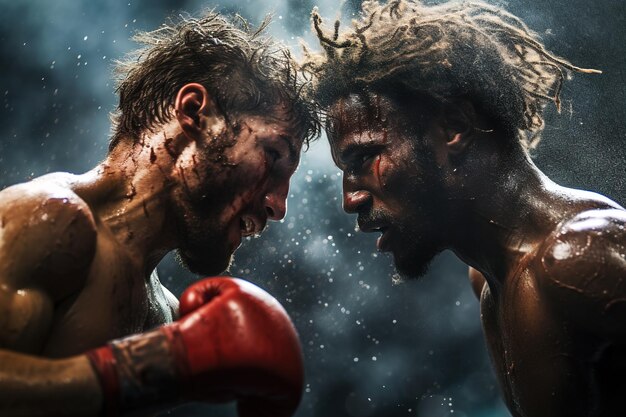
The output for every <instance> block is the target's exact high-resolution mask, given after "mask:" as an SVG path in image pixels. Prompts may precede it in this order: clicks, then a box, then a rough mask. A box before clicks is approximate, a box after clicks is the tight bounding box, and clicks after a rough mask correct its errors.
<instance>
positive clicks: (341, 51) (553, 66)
mask: <svg viewBox="0 0 626 417" xmlns="http://www.w3.org/2000/svg"><path fill="white" fill-rule="evenodd" d="M312 20H313V27H314V29H315V31H316V33H317V36H318V38H319V41H320V44H321V46H322V48H323V50H324V52H323V53H318V54H313V53H311V52H309V51H308V50H307V49H306V48H305V63H304V68H305V69H306V70H307V71H308V72H309V73H311V74H312V75H313V76H314V78H315V79H316V83H317V92H316V96H317V99H318V100H319V101H320V103H322V105H329V104H331V103H332V102H334V101H335V100H336V99H338V98H339V97H341V96H342V95H346V94H349V93H352V92H359V91H372V90H374V91H378V92H380V93H383V94H385V92H388V91H389V90H390V89H396V90H402V91H405V92H406V91H408V92H409V94H410V93H419V94H423V93H425V94H428V95H429V96H431V97H433V98H435V99H438V100H447V99H451V98H457V97H465V98H467V99H469V100H470V101H472V102H473V103H474V104H475V105H476V106H477V107H478V108H479V109H480V110H482V111H483V112H485V113H486V114H487V115H488V116H490V117H491V118H492V119H493V120H495V121H496V122H497V123H499V124H500V126H502V127H503V128H504V129H505V130H507V132H510V133H511V134H512V136H513V137H516V138H517V139H519V140H520V141H521V142H522V144H523V145H524V146H525V147H526V148H533V147H534V146H536V144H537V143H538V141H539V139H540V133H541V131H542V130H543V125H544V121H543V115H542V112H543V109H544V108H545V105H546V104H547V103H549V102H552V103H554V104H555V106H556V108H557V110H560V104H561V101H560V92H561V87H562V85H563V82H564V80H565V79H566V78H567V77H568V76H569V74H570V72H582V73H600V71H598V70H593V69H584V68H579V67H576V66H574V65H572V64H571V63H569V62H568V61H567V60H565V59H563V58H559V57H557V56H555V55H553V54H551V53H550V52H548V51H547V50H546V49H545V47H544V46H543V44H542V43H541V42H540V40H539V39H538V36H537V35H536V34H535V33H534V32H533V31H531V30H530V29H529V28H528V27H527V26H526V25H525V24H524V23H523V22H522V21H521V20H520V19H519V18H517V17H515V16H514V15H512V14H511V13H508V12H506V11H505V10H503V9H501V8H499V7H496V6H492V5H489V4H486V3H483V2H474V1H467V2H449V3H444V4H440V5H434V6H427V5H424V4H422V3H421V2H420V1H419V0H393V1H389V2H388V3H385V4H379V3H378V2H376V1H365V2H364V3H363V5H362V14H361V16H360V18H359V19H357V20H355V21H354V22H353V27H352V28H351V29H349V30H346V31H343V32H341V33H340V31H339V21H337V22H335V25H334V28H333V31H332V32H331V33H329V32H328V31H327V30H325V28H324V27H323V24H322V19H321V17H320V15H319V13H318V12H317V10H316V9H314V10H313V13H312Z"/></svg>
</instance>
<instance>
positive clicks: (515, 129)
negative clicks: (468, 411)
mask: <svg viewBox="0 0 626 417" xmlns="http://www.w3.org/2000/svg"><path fill="white" fill-rule="evenodd" d="M313 25H314V29H315V30H316V32H317V35H318V38H319V40H320V43H321V45H322V47H323V51H322V52H321V53H317V54H314V53H310V52H308V53H307V57H306V62H305V64H304V65H305V67H306V68H307V69H308V71H310V73H311V74H312V75H313V76H314V79H315V83H316V94H317V100H318V101H319V102H320V103H321V104H322V105H324V106H325V108H326V111H325V113H326V128H327V133H328V137H329V140H330V143H331V149H332V155H333V159H334V161H335V163H336V164H337V166H338V167H339V168H340V169H341V170H342V171H343V173H344V179H343V204H344V209H345V210H346V211H347V212H348V213H356V214H358V226H359V228H360V229H361V230H362V231H364V232H378V233H380V234H381V236H380V238H379V239H378V241H377V247H378V250H379V251H382V252H390V253H391V254H392V255H393V258H394V263H395V265H396V268H397V270H398V276H399V277H418V276H420V275H422V274H423V273H424V271H425V270H426V267H427V265H428V263H429V262H430V260H431V259H432V258H433V257H434V256H435V255H436V254H437V253H439V252H441V251H442V250H444V249H450V250H452V251H454V252H455V253H456V255H457V256H458V257H459V258H460V259H461V260H463V261H464V262H466V263H467V264H468V265H470V281H471V283H472V285H473V288H474V290H475V292H476V294H477V296H478V297H479V298H480V304H481V319H482V324H483V328H484V332H485V336H486V340H487V344H488V347H489V350H490V354H491V358H492V361H493V363H494V365H495V368H496V373H497V376H498V379H499V382H500V385H501V387H502V390H503V392H504V396H505V400H506V403H507V405H508V407H509V409H510V411H511V413H512V414H513V415H514V416H516V417H517V416H524V417H544V416H545V417H548V416H580V417H583V416H585V417H588V416H616V415H622V414H623V411H622V410H623V409H624V405H623V403H624V396H623V395H622V394H623V393H624V392H625V390H626V382H625V381H626V380H625V379H624V378H623V377H622V375H624V373H625V372H626V365H625V364H626V345H625V341H626V302H625V301H626V280H625V279H624V278H625V277H626V212H625V211H624V208H622V207H620V206H619V205H618V204H616V203H615V202H613V201H611V200H610V199H608V198H606V197H603V196H601V195H598V194H595V193H592V192H587V191H580V190H573V189H569V188H565V187H562V186H559V185H557V184H555V183H554V182H552V181H551V180H550V179H548V178H547V177H546V176H545V175H544V174H543V173H542V172H540V171H539V169H538V168H537V167H536V166H535V165H534V164H533V162H532V160H531V159H530V157H529V156H528V149H529V148H532V147H534V146H535V145H536V144H537V141H538V140H539V138H540V134H541V131H542V129H543V126H544V119H543V110H544V108H545V107H546V105H547V104H550V103H553V104H554V105H556V107H557V109H558V108H559V107H560V93H561V87H562V85H563V83H564V82H565V81H566V80H567V79H568V77H569V76H570V75H571V74H572V73H599V71H596V70H588V69H583V68H579V67H576V66H574V65H572V64H571V63H569V62H568V61H567V60H565V59H562V58H559V57H557V56H556V55H554V54H552V53H551V52H548V51H547V50H546V49H545V47H544V46H543V45H542V43H541V42H540V40H539V39H538V37H537V35H536V34H535V33H533V32H532V31H531V30H530V29H529V28H528V27H527V26H526V25H525V24H524V23H523V22H522V21H521V20H520V19H518V18H517V17H515V16H513V15H512V14H510V13H508V12H506V11H504V10H502V9H501V8H498V7H495V6H491V5H488V4H485V3H479V2H464V3H458V2H451V3H444V4H440V5H435V6H427V5H424V4H422V3H420V2H418V1H393V2H389V3H386V4H379V3H376V2H365V3H364V4H363V6H362V15H361V17H360V19H359V20H358V21H356V22H355V24H354V26H353V27H352V28H351V29H348V30H345V31H341V30H340V27H339V24H338V23H336V24H335V26H334V29H330V30H329V29H326V28H325V27H324V25H323V22H322V20H321V18H320V15H319V14H318V13H317V11H314V12H313Z"/></svg>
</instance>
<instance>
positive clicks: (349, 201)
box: [343, 189, 371, 213]
mask: <svg viewBox="0 0 626 417" xmlns="http://www.w3.org/2000/svg"><path fill="white" fill-rule="evenodd" d="M370 199H371V194H370V193H369V192H367V191H364V190H357V191H346V190H345V189H344V192H343V209H344V211H345V212H346V213H358V212H359V209H360V208H361V207H362V206H364V205H365V204H367V203H368V202H369V201H370Z"/></svg>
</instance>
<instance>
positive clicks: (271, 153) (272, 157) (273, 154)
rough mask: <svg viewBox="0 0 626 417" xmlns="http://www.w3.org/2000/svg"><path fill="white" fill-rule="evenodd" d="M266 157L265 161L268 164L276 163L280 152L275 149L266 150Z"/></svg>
mask: <svg viewBox="0 0 626 417" xmlns="http://www.w3.org/2000/svg"><path fill="white" fill-rule="evenodd" d="M265 153H266V155H267V157H268V158H267V160H268V162H270V163H272V164H274V163H275V162H276V161H278V160H279V159H280V152H278V151H277V150H275V149H267V150H266V151H265Z"/></svg>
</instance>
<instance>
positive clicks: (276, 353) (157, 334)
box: [87, 277, 304, 417]
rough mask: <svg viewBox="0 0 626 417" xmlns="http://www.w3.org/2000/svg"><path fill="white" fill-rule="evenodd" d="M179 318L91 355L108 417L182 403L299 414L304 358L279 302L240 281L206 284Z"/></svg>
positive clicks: (185, 298) (250, 416) (246, 413)
mask: <svg viewBox="0 0 626 417" xmlns="http://www.w3.org/2000/svg"><path fill="white" fill-rule="evenodd" d="M180 316H181V318H180V319H179V320H178V321H177V322H175V323H173V324H170V325H165V326H161V327H160V328H158V329H156V330H155V331H152V332H148V333H143V334H140V335H136V336H131V337H128V338H125V339H120V340H117V341H113V342H111V343H109V345H108V346H105V347H102V348H99V349H96V350H93V351H90V352H88V353H87V356H88V357H89V359H90V360H91V363H92V365H93V367H94V369H95V370H96V373H97V374H98V376H99V378H100V381H101V384H102V389H103V395H104V401H105V409H106V410H105V411H106V412H107V413H108V414H117V413H118V412H120V411H125V410H130V409H133V408H139V407H145V406H148V405H154V404H155V403H163V402H167V401H170V402H176V401H181V400H182V401H185V400H187V401H190V400H199V401H209V402H223V401H230V400H237V401H238V411H239V415H240V416H241V417H261V416H267V417H283V416H284V417H288V416H291V415H292V414H293V413H294V412H295V410H296V408H297V406H298V404H299V402H300V398H301V396H302V388H303V380H304V376H303V365H302V352H301V348H300V342H299V340H298V336H297V334H296V330H295V328H294V327H293V324H292V323H291V320H290V319H289V316H288V315H287V312H286V311H285V310H284V309H283V307H282V306H281V305H280V304H279V303H278V301H276V299H275V298H273V297H272V296H271V295H269V294H268V293H267V292H265V291H263V290H262V289H260V288H259V287H257V286H255V285H253V284H251V283H249V282H246V281H243V280H240V279H236V278H228V277H218V278H210V279H204V280H202V281H199V282H197V283H195V284H193V285H192V286H190V287H189V288H188V289H187V290H186V291H185V292H184V293H183V294H182V296H181V299H180Z"/></svg>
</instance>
